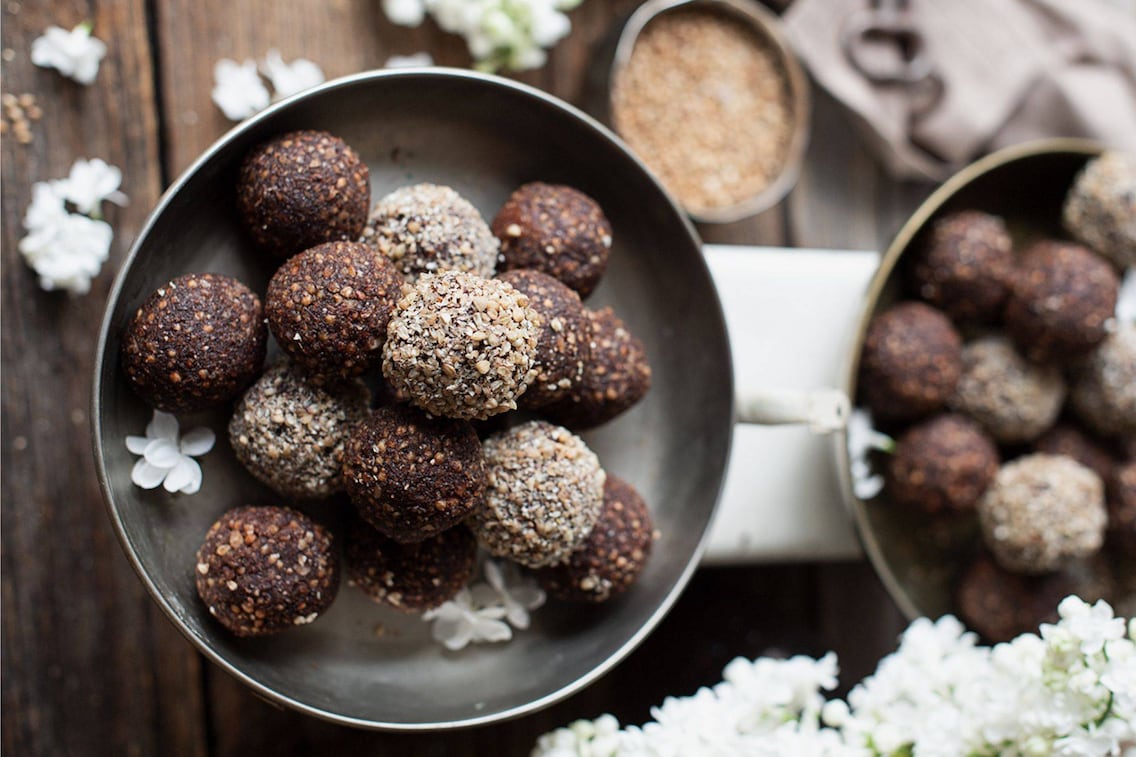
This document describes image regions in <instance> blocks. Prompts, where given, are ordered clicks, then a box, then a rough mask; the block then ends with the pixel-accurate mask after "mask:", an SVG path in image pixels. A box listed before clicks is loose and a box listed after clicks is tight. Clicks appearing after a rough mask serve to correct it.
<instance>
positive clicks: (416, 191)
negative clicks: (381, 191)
mask: <svg viewBox="0 0 1136 757" xmlns="http://www.w3.org/2000/svg"><path fill="white" fill-rule="evenodd" d="M363 241H364V242H366V243H367V244H369V245H371V246H373V247H374V248H375V249H377V250H378V251H379V252H381V253H382V254H383V255H385V256H386V257H387V258H389V259H390V260H391V261H392V262H393V263H394V265H395V267H396V268H397V269H398V270H399V271H400V272H401V273H402V275H403V276H405V277H406V280H407V281H409V282H410V283H412V284H413V283H414V282H415V281H416V280H417V279H418V275H419V274H422V273H443V272H445V271H464V272H465V273H472V274H475V275H477V276H481V277H482V278H489V277H490V276H492V275H493V269H494V268H496V267H497V248H498V242H497V238H496V237H495V236H493V232H491V231H490V230H489V225H488V224H486V223H485V219H484V218H482V217H481V213H479V212H477V208H475V207H473V205H472V204H471V203H470V202H469V200H467V199H465V198H464V197H462V196H461V195H460V194H458V193H457V192H456V191H454V190H453V189H451V188H450V187H445V186H440V185H438V184H415V185H414V186H411V187H403V188H401V189H396V190H395V191H393V192H391V193H390V194H388V195H387V196H386V197H384V198H382V199H381V200H379V201H378V202H377V203H375V208H374V210H372V211H371V217H370V218H369V219H368V221H367V226H366V228H364V229H363Z"/></svg>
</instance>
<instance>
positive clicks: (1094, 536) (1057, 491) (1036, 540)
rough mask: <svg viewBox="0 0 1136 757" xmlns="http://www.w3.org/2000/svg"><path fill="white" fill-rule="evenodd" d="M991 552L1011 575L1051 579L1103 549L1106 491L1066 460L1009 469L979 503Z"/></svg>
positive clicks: (1038, 460) (1037, 460) (1027, 461)
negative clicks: (1042, 575) (1047, 575)
mask: <svg viewBox="0 0 1136 757" xmlns="http://www.w3.org/2000/svg"><path fill="white" fill-rule="evenodd" d="M978 520H979V523H980V525H981V526H982V535H983V538H984V539H985V541H986V546H988V547H989V548H990V551H991V552H992V553H993V554H994V558H995V559H996V560H997V561H998V563H999V564H1000V565H1001V566H1002V567H1003V568H1005V569H1006V570H1010V571H1013V572H1015V573H1046V572H1049V571H1053V570H1057V569H1058V568H1060V567H1061V566H1062V565H1064V564H1065V563H1067V562H1069V561H1070V560H1071V559H1074V558H1079V557H1088V556H1089V555H1092V554H1094V553H1095V552H1097V550H1099V549H1100V547H1101V543H1102V542H1103V539H1104V530H1105V525H1106V524H1107V520H1108V516H1107V514H1106V511H1105V504H1104V485H1103V484H1102V482H1101V480H1100V477H1099V476H1098V475H1097V474H1095V473H1093V472H1092V471H1091V470H1089V469H1088V468H1086V467H1085V466H1083V465H1081V464H1080V463H1078V462H1076V461H1075V460H1073V459H1072V458H1068V457H1065V456H1063V455H1047V454H1044V453H1035V454H1032V455H1027V456H1026V457H1020V458H1018V459H1017V460H1014V461H1012V462H1009V463H1006V464H1005V465H1003V466H1002V468H1001V470H999V471H998V475H997V476H996V477H995V478H994V483H993V484H991V486H990V488H988V489H987V490H986V494H985V495H983V497H982V499H980V500H979V501H978Z"/></svg>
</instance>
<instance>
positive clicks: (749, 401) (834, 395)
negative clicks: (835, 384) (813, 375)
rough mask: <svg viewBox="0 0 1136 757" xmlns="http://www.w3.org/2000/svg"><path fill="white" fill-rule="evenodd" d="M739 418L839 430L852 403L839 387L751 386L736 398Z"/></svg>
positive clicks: (820, 431)
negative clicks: (755, 387) (801, 388)
mask: <svg viewBox="0 0 1136 757" xmlns="http://www.w3.org/2000/svg"><path fill="white" fill-rule="evenodd" d="M736 404H737V409H738V420H739V421H741V422H742V423H756V424H759V425H762V426H781V425H786V424H794V425H796V424H802V425H806V426H808V427H809V430H810V431H812V432H813V433H816V434H830V433H832V432H834V431H840V430H841V429H843V428H844V426H845V425H846V424H847V423H848V416H849V414H850V413H851V412H852V403H851V402H849V401H848V395H846V394H845V393H844V392H842V391H840V390H838V389H814V390H811V391H801V390H792V389H767V390H756V391H754V390H751V391H748V392H746V393H744V394H742V395H740V396H739V397H738V398H737V400H736Z"/></svg>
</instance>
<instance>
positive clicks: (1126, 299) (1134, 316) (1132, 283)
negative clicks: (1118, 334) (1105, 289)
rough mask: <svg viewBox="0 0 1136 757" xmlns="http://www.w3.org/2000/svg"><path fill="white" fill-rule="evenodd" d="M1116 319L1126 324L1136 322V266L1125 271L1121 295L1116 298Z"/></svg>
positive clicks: (1121, 284)
mask: <svg viewBox="0 0 1136 757" xmlns="http://www.w3.org/2000/svg"><path fill="white" fill-rule="evenodd" d="M1116 318H1117V320H1119V321H1124V322H1129V323H1131V322H1136V266H1129V267H1128V268H1127V269H1126V270H1125V271H1124V279H1123V280H1121V282H1120V294H1119V296H1118V297H1117V298H1116Z"/></svg>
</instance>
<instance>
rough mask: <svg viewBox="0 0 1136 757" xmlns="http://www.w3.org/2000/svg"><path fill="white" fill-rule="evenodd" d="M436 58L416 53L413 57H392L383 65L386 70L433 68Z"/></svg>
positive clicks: (428, 54) (427, 54)
mask: <svg viewBox="0 0 1136 757" xmlns="http://www.w3.org/2000/svg"><path fill="white" fill-rule="evenodd" d="M432 65H434V58H433V56H431V55H430V53H414V54H413V55H392V56H391V57H389V58H387V62H386V63H384V64H383V67H384V68H414V67H417V66H432Z"/></svg>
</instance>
